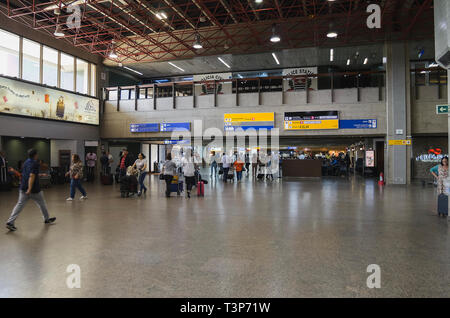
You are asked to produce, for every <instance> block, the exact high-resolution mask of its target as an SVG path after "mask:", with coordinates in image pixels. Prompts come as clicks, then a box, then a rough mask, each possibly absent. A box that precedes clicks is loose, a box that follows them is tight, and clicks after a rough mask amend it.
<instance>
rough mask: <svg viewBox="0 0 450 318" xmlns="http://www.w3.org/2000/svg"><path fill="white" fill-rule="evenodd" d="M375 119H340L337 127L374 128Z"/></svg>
mask: <svg viewBox="0 0 450 318" xmlns="http://www.w3.org/2000/svg"><path fill="white" fill-rule="evenodd" d="M377 124H378V123H377V120H376V119H341V120H339V129H376V128H377Z"/></svg>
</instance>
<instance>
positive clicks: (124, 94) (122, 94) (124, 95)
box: [120, 89, 130, 99]
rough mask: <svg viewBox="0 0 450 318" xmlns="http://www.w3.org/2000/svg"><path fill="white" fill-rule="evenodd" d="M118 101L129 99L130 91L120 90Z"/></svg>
mask: <svg viewBox="0 0 450 318" xmlns="http://www.w3.org/2000/svg"><path fill="white" fill-rule="evenodd" d="M120 99H130V90H129V89H122V90H121V91H120Z"/></svg>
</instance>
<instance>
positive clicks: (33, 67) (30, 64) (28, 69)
mask: <svg viewBox="0 0 450 318" xmlns="http://www.w3.org/2000/svg"><path fill="white" fill-rule="evenodd" d="M22 50H23V51H22V52H23V54H22V65H23V66H22V67H23V70H22V78H23V79H24V80H27V81H32V82H36V83H40V78H39V75H40V72H39V70H40V66H41V65H40V64H41V61H40V59H41V45H40V44H39V43H36V42H33V41H30V40H27V39H23V49H22Z"/></svg>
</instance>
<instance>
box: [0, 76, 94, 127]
mask: <svg viewBox="0 0 450 318" xmlns="http://www.w3.org/2000/svg"><path fill="white" fill-rule="evenodd" d="M0 113H4V114H13V115H21V116H28V117H37V118H45V119H53V120H61V121H69V122H76V123H83V124H92V125H98V124H99V100H98V99H96V98H93V97H88V96H81V95H77V94H72V93H68V92H63V91H60V90H57V89H52V88H47V87H42V86H38V85H33V84H29V83H24V82H22V81H18V80H13V79H9V78H4V77H0Z"/></svg>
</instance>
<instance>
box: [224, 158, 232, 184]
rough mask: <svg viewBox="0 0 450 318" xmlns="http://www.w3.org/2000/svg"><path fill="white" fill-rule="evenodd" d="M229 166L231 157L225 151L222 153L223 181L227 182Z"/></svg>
mask: <svg viewBox="0 0 450 318" xmlns="http://www.w3.org/2000/svg"><path fill="white" fill-rule="evenodd" d="M230 166H231V158H230V156H229V155H227V154H226V153H223V156H222V167H223V182H227V178H228V171H229V170H230Z"/></svg>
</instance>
